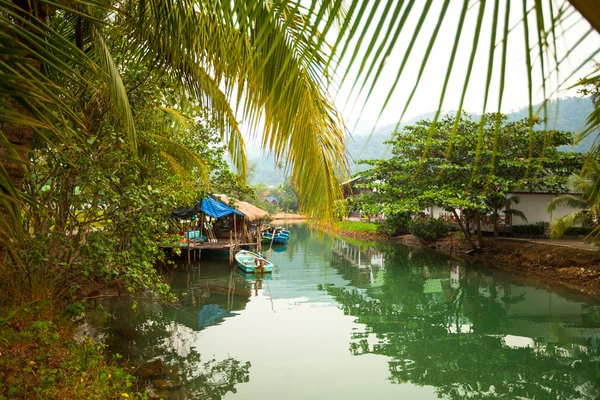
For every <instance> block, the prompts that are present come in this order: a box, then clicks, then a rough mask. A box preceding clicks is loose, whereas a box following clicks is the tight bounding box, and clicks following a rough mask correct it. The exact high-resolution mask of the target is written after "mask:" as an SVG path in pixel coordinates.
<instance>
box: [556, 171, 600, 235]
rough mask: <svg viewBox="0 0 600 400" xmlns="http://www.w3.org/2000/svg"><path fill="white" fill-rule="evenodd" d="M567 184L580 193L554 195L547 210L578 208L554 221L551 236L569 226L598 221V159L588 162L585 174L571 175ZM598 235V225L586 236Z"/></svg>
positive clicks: (599, 226)
mask: <svg viewBox="0 0 600 400" xmlns="http://www.w3.org/2000/svg"><path fill="white" fill-rule="evenodd" d="M568 186H569V188H570V189H571V190H572V191H573V192H575V193H581V195H573V194H565V195H562V196H558V197H555V198H554V199H552V201H550V203H548V207H547V208H548V211H549V212H552V211H554V210H556V208H558V207H559V206H568V207H570V208H575V209H578V210H577V211H574V212H572V213H571V214H569V215H566V216H564V217H562V218H559V219H557V220H555V221H554V223H553V224H552V231H551V237H552V238H558V237H561V236H562V235H563V234H564V233H565V230H566V229H567V228H569V227H572V226H575V225H579V224H581V225H586V224H589V223H592V224H595V225H598V223H599V222H600V221H599V218H600V163H599V162H598V161H592V162H590V163H589V168H588V170H587V174H586V175H585V176H571V177H570V178H569V181H568ZM599 235H600V225H598V226H597V227H596V228H595V229H594V230H593V231H592V232H591V233H590V234H589V235H588V236H587V238H591V239H592V240H595V239H596V238H598V236H599ZM587 238H586V239H587Z"/></svg>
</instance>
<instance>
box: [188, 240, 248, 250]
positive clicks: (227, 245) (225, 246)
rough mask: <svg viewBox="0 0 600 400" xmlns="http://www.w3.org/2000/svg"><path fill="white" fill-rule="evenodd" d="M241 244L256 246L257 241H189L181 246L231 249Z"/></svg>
mask: <svg viewBox="0 0 600 400" xmlns="http://www.w3.org/2000/svg"><path fill="white" fill-rule="evenodd" d="M239 246H256V243H233V244H231V243H230V242H204V243H202V242H193V241H192V242H189V243H181V245H180V246H179V247H180V248H182V249H192V250H196V249H223V250H229V249H231V248H232V247H239Z"/></svg>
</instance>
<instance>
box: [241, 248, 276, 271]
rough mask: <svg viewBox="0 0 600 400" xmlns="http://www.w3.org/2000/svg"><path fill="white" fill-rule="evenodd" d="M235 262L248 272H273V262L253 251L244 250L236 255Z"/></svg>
mask: <svg viewBox="0 0 600 400" xmlns="http://www.w3.org/2000/svg"><path fill="white" fill-rule="evenodd" d="M235 262H236V263H237V265H238V268H240V269H241V270H242V271H244V272H246V273H250V274H252V273H271V272H273V264H271V262H270V261H269V260H267V259H266V258H264V257H263V256H261V255H260V254H257V253H254V252H253V251H248V250H242V251H239V252H238V253H237V254H236V255H235Z"/></svg>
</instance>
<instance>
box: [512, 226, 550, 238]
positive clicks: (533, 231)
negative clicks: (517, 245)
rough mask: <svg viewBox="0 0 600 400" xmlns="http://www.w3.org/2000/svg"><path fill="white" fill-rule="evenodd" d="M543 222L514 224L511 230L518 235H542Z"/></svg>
mask: <svg viewBox="0 0 600 400" xmlns="http://www.w3.org/2000/svg"><path fill="white" fill-rule="evenodd" d="M544 230H545V228H544V225H543V224H530V225H514V226H513V227H512V232H513V233H514V234H518V235H540V236H542V235H544Z"/></svg>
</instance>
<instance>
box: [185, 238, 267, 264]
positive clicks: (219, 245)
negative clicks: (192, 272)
mask: <svg viewBox="0 0 600 400" xmlns="http://www.w3.org/2000/svg"><path fill="white" fill-rule="evenodd" d="M260 239H261V238H260V236H258V238H257V241H256V242H247V241H246V242H241V241H239V242H237V241H234V240H222V241H209V242H201V241H199V240H198V241H196V240H193V239H191V240H188V241H185V242H182V243H180V245H179V248H180V249H182V250H183V249H185V250H187V259H188V263H191V261H196V260H197V259H198V260H200V257H201V256H202V250H203V249H204V250H208V249H210V250H223V251H227V252H228V253H229V263H230V264H233V262H234V257H235V254H236V253H237V252H238V251H240V249H241V248H242V247H246V248H250V249H251V250H252V251H257V252H260V251H262V242H261V240H260Z"/></svg>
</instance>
